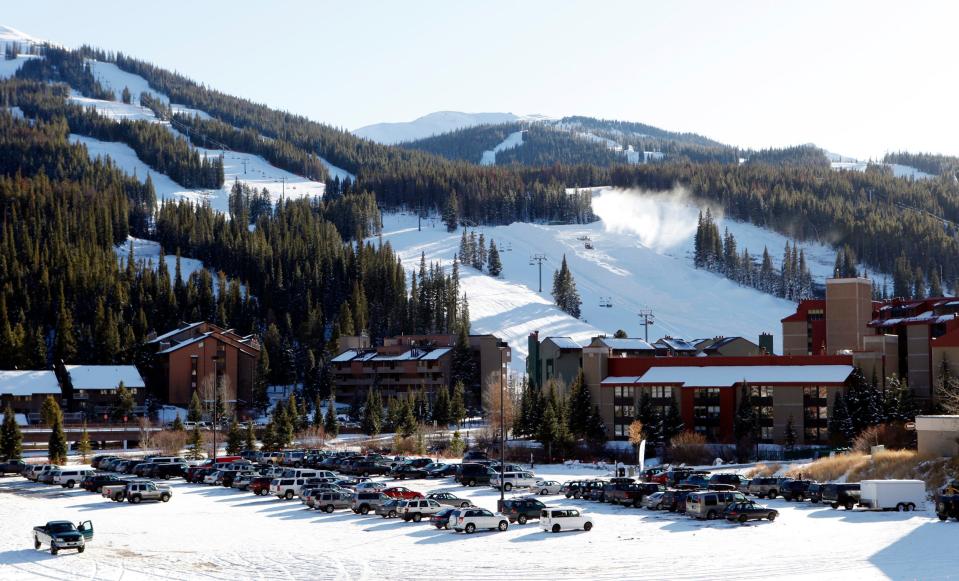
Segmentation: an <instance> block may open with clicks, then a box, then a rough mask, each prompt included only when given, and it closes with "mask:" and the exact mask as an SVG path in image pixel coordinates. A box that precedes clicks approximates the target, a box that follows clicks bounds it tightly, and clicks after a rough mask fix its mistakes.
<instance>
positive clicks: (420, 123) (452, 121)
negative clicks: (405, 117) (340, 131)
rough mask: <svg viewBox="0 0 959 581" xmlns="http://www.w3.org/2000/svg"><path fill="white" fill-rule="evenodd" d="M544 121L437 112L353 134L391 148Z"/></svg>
mask: <svg viewBox="0 0 959 581" xmlns="http://www.w3.org/2000/svg"><path fill="white" fill-rule="evenodd" d="M543 119H547V117H545V116H543V115H516V114H513V113H462V112H460V111H437V112H436V113H430V114H429V115H423V116H422V117H420V118H418V119H414V120H413V121H400V122H396V123H374V124H373V125H367V126H365V127H360V128H359V129H354V130H353V134H354V135H358V136H359V137H364V138H366V139H370V140H373V141H376V142H378V143H383V144H386V145H392V144H395V143H403V142H406V141H413V140H415V139H422V138H424V137H430V136H432V135H439V134H441V133H448V132H450V131H455V130H456V129H463V128H466V127H473V126H476V125H486V124H498V123H512V122H514V121H541V120H543Z"/></svg>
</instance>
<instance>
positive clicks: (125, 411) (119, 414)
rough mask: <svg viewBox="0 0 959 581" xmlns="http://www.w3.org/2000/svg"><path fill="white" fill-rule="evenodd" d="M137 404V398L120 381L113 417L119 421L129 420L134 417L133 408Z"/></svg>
mask: <svg viewBox="0 0 959 581" xmlns="http://www.w3.org/2000/svg"><path fill="white" fill-rule="evenodd" d="M136 405H137V402H136V400H135V399H134V398H133V394H132V393H130V390H128V389H127V388H126V386H124V385H123V382H122V381H121V382H120V385H119V386H117V395H116V399H115V401H114V402H113V419H115V420H117V421H121V420H122V421H128V420H129V419H130V418H132V417H133V408H135V407H136Z"/></svg>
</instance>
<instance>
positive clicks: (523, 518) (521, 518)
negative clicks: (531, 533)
mask: <svg viewBox="0 0 959 581" xmlns="http://www.w3.org/2000/svg"><path fill="white" fill-rule="evenodd" d="M526 520H527V519H526V515H525V514H521V515H519V516H518V517H516V522H518V523H519V524H521V525H524V524H526Z"/></svg>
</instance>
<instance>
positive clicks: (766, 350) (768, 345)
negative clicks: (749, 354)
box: [759, 333, 773, 355]
mask: <svg viewBox="0 0 959 581" xmlns="http://www.w3.org/2000/svg"><path fill="white" fill-rule="evenodd" d="M759 351H760V352H761V353H762V354H764V355H772V354H773V336H772V334H771V333H760V334H759Z"/></svg>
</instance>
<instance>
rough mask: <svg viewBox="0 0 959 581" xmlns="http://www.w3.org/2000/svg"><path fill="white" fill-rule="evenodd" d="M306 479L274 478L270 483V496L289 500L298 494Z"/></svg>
mask: <svg viewBox="0 0 959 581" xmlns="http://www.w3.org/2000/svg"><path fill="white" fill-rule="evenodd" d="M304 483H306V478H274V479H273V481H272V482H270V494H272V495H273V496H276V497H277V498H282V499H285V500H290V499H291V498H293V497H294V496H298V495H299V494H300V490H301V489H302V488H303V484H304Z"/></svg>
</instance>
